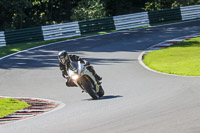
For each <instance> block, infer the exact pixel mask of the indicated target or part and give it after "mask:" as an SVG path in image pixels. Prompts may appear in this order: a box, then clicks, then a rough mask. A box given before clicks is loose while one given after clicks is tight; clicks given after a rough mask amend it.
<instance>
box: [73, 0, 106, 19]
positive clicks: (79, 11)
mask: <svg viewBox="0 0 200 133" xmlns="http://www.w3.org/2000/svg"><path fill="white" fill-rule="evenodd" d="M105 16H106V9H105V6H104V4H103V2H101V1H100V0H82V1H80V2H79V3H78V6H76V7H75V8H73V9H72V16H71V19H72V20H73V21H79V20H85V19H94V18H101V17H105Z"/></svg>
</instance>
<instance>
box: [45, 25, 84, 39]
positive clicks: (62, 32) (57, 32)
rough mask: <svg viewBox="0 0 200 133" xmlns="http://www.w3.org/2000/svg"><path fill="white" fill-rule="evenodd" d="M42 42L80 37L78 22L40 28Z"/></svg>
mask: <svg viewBox="0 0 200 133" xmlns="http://www.w3.org/2000/svg"><path fill="white" fill-rule="evenodd" d="M42 31H43V36H44V40H45V41H47V40H53V39H60V38H67V37H73V36H80V35H81V34H80V29H79V25H78V22H71V23H64V24H55V25H47V26H42Z"/></svg>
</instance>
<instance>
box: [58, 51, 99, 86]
mask: <svg viewBox="0 0 200 133" xmlns="http://www.w3.org/2000/svg"><path fill="white" fill-rule="evenodd" d="M58 59H59V67H60V70H61V71H62V76H63V77H64V78H66V77H67V81H66V85H67V86H68V87H73V86H76V84H75V83H74V82H73V81H72V80H70V78H69V77H68V74H67V70H66V69H68V68H69V67H70V62H71V61H80V62H81V63H83V64H84V65H85V66H86V68H87V69H88V70H89V71H90V72H91V73H92V74H93V76H94V77H95V79H96V81H97V83H98V84H101V82H100V80H101V79H102V78H101V77H100V76H99V75H97V74H96V72H95V70H94V68H93V66H90V63H89V62H88V61H86V60H84V59H82V58H80V57H79V56H77V55H68V53H67V52H66V51H65V50H63V51H61V52H59V54H58Z"/></svg>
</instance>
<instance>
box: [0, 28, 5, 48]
mask: <svg viewBox="0 0 200 133" xmlns="http://www.w3.org/2000/svg"><path fill="white" fill-rule="evenodd" d="M0 46H6V40H5V35H4V31H1V32H0Z"/></svg>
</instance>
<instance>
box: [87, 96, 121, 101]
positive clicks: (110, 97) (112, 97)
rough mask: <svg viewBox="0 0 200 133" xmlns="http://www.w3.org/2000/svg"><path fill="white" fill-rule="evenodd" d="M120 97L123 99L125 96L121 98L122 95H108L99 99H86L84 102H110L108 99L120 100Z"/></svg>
mask: <svg viewBox="0 0 200 133" xmlns="http://www.w3.org/2000/svg"><path fill="white" fill-rule="evenodd" d="M120 97H123V96H120V95H107V96H103V97H101V98H99V99H85V100H83V101H93V100H96V101H99V100H108V99H114V98H120Z"/></svg>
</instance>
